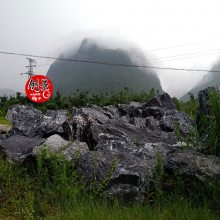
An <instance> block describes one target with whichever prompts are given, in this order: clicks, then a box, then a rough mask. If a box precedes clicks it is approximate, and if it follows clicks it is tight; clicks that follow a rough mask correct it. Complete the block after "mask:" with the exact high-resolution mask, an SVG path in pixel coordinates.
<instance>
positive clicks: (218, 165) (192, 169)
mask: <svg viewBox="0 0 220 220" xmlns="http://www.w3.org/2000/svg"><path fill="white" fill-rule="evenodd" d="M165 168H166V169H167V170H170V171H172V172H175V171H177V172H178V174H179V175H182V176H186V177H189V178H194V179H197V180H199V181H201V182H203V183H206V184H211V183H213V182H214V181H218V182H219V183H220V158H219V157H215V156H213V155H204V154H202V153H199V152H196V151H192V150H177V151H173V152H170V153H169V154H168V155H167V158H166V163H165Z"/></svg>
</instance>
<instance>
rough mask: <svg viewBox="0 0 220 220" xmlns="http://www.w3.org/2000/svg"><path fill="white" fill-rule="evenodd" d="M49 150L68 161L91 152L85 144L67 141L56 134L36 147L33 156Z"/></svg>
mask: <svg viewBox="0 0 220 220" xmlns="http://www.w3.org/2000/svg"><path fill="white" fill-rule="evenodd" d="M43 148H44V149H47V150H48V151H49V152H51V153H58V154H60V155H61V156H64V158H65V159H67V160H72V159H74V157H77V156H78V155H83V154H85V153H87V152H88V151H89V148H88V146H87V144H86V143H85V142H78V141H75V142H72V141H66V140H64V139H63V138H62V137H60V136H59V135H57V134H54V135H52V136H50V137H49V138H47V139H46V141H45V142H44V143H43V144H41V145H40V146H35V147H34V149H33V155H36V154H37V153H38V152H40V151H41V150H42V149H43Z"/></svg>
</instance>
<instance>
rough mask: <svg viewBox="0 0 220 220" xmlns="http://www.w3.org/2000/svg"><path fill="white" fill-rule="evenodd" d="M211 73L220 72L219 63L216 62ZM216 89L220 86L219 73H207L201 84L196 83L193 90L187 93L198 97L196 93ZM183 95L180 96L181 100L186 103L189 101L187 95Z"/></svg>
mask: <svg viewBox="0 0 220 220" xmlns="http://www.w3.org/2000/svg"><path fill="white" fill-rule="evenodd" d="M211 70H212V71H220V61H219V62H217V63H216V64H215V65H214V66H213V67H212V68H211ZM212 86H214V87H217V86H220V73H219V72H209V73H207V74H206V75H205V76H204V77H203V79H202V81H201V82H199V83H198V85H196V86H195V87H194V88H193V89H191V90H190V91H189V92H188V93H192V94H193V95H194V96H195V97H198V92H199V91H200V90H203V89H205V88H207V87H212ZM188 93H187V94H185V95H184V96H182V98H181V100H183V101H187V100H189V95H188Z"/></svg>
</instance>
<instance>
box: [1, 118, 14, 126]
mask: <svg viewBox="0 0 220 220" xmlns="http://www.w3.org/2000/svg"><path fill="white" fill-rule="evenodd" d="M0 124H2V125H8V126H12V124H11V122H10V121H8V120H7V119H5V117H4V116H0Z"/></svg>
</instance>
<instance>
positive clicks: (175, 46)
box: [145, 39, 219, 52]
mask: <svg viewBox="0 0 220 220" xmlns="http://www.w3.org/2000/svg"><path fill="white" fill-rule="evenodd" d="M213 41H219V39H215V40H211V41H210V40H209V41H198V42H192V43H188V44H179V45H174V46H169V47H162V48H156V49H153V50H145V51H148V52H154V51H160V50H169V49H173V48H177V47H187V46H191V45H196V44H202V43H208V42H213Z"/></svg>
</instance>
